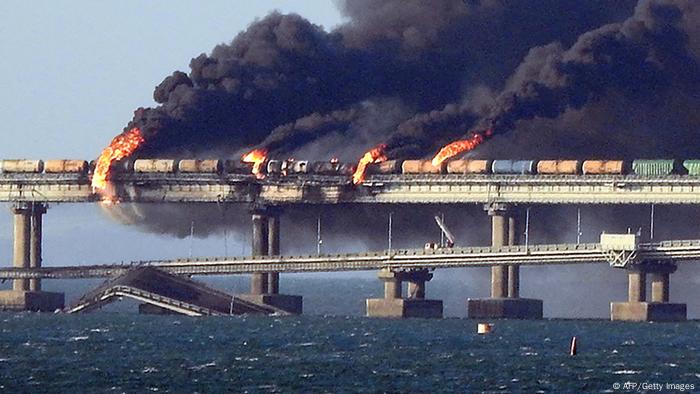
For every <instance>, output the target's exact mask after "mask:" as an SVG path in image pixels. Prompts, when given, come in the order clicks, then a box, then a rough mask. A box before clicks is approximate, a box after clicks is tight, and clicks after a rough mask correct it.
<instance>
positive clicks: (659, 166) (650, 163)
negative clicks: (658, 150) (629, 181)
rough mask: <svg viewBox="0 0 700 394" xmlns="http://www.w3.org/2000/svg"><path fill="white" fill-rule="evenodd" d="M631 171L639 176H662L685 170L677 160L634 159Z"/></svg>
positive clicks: (681, 172) (680, 172)
mask: <svg viewBox="0 0 700 394" xmlns="http://www.w3.org/2000/svg"><path fill="white" fill-rule="evenodd" d="M632 171H633V172H634V173H635V174H637V175H641V176H662V175H671V174H683V173H684V172H685V170H684V168H683V166H682V165H681V163H680V161H679V160H634V161H633V162H632Z"/></svg>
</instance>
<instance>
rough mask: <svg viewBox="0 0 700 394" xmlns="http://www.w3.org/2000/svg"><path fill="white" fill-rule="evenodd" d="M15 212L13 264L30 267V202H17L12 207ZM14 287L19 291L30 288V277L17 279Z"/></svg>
mask: <svg viewBox="0 0 700 394" xmlns="http://www.w3.org/2000/svg"><path fill="white" fill-rule="evenodd" d="M12 213H13V214H14V244H13V252H14V259H13V264H12V265H13V266H14V267H16V268H29V264H30V253H31V252H30V242H31V207H30V205H28V204H17V205H15V206H14V207H12ZM12 289H13V290H18V291H28V290H29V280H28V279H15V280H14V281H13V282H12Z"/></svg>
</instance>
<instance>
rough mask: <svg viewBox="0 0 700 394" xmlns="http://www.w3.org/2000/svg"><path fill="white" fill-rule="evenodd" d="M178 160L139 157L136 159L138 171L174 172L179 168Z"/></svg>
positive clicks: (136, 170) (135, 170) (135, 168)
mask: <svg viewBox="0 0 700 394" xmlns="http://www.w3.org/2000/svg"><path fill="white" fill-rule="evenodd" d="M177 163H178V161H177V160H162V159H137V160H136V161H134V172H136V173H151V172H153V173H174V172H175V171H176V170H177Z"/></svg>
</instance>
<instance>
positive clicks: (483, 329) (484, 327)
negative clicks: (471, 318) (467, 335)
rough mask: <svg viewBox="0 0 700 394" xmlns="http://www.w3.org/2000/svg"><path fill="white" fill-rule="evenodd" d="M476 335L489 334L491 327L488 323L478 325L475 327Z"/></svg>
mask: <svg viewBox="0 0 700 394" xmlns="http://www.w3.org/2000/svg"><path fill="white" fill-rule="evenodd" d="M476 332H477V334H488V333H490V332H491V325H490V324H489V323H479V325H478V326H477V327H476Z"/></svg>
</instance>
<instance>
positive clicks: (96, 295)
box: [66, 267, 286, 316]
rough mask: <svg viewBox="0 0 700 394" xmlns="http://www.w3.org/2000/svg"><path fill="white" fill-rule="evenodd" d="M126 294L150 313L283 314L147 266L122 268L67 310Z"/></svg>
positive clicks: (98, 304)
mask: <svg viewBox="0 0 700 394" xmlns="http://www.w3.org/2000/svg"><path fill="white" fill-rule="evenodd" d="M122 297H126V298H130V299H133V300H135V301H137V302H140V303H141V304H140V305H139V308H140V309H141V310H146V311H149V312H151V313H158V314H164V313H176V314H182V315H187V316H222V315H229V314H242V313H266V314H286V311H284V310H282V309H279V308H275V307H273V306H270V305H264V304H256V303H253V302H249V301H247V300H245V299H242V298H240V297H235V296H232V295H229V294H226V293H223V292H221V291H218V290H215V289H212V288H210V287H208V286H206V285H205V284H203V283H199V282H195V281H193V280H191V279H187V278H184V277H181V276H177V275H171V274H168V273H166V272H164V271H162V270H158V269H155V268H151V267H139V268H133V269H130V270H126V271H124V272H122V273H121V274H120V275H117V276H115V277H113V278H111V279H110V280H109V281H107V282H105V283H104V284H102V285H100V286H99V287H97V288H96V289H94V290H93V291H91V292H89V293H87V294H86V295H84V296H83V297H82V298H81V299H80V300H78V301H77V302H76V303H75V304H74V305H72V306H71V307H70V308H68V309H67V311H66V312H67V313H81V312H89V311H91V310H94V309H97V308H100V307H102V306H103V305H105V304H107V303H110V302H113V301H115V300H117V299H119V298H122Z"/></svg>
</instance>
